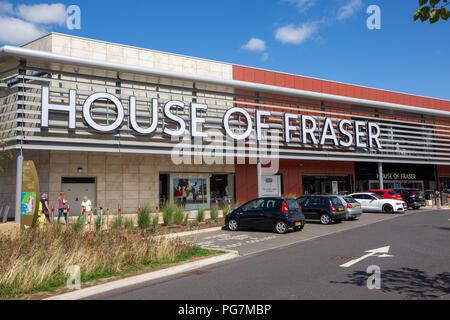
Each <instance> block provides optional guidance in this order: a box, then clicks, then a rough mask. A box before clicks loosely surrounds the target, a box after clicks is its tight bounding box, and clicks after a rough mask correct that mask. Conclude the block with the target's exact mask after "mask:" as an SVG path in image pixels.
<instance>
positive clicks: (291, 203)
mask: <svg viewBox="0 0 450 320" xmlns="http://www.w3.org/2000/svg"><path fill="white" fill-rule="evenodd" d="M225 224H226V226H227V228H228V230H231V231H236V230H239V229H240V228H253V229H262V230H275V232H277V233H280V234H283V233H286V232H287V231H288V230H289V229H290V228H293V229H294V231H300V230H303V227H304V226H305V216H304V215H303V213H302V211H301V209H300V207H299V205H298V204H297V202H296V201H295V200H294V199H288V198H280V197H270V198H258V199H254V200H251V201H249V202H247V203H246V204H244V205H243V206H241V207H239V208H237V209H234V210H233V211H231V212H230V213H229V214H228V215H227V216H226V218H225Z"/></svg>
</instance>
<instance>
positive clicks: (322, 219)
mask: <svg viewBox="0 0 450 320" xmlns="http://www.w3.org/2000/svg"><path fill="white" fill-rule="evenodd" d="M320 222H322V224H325V225H327V224H330V223H331V217H330V215H329V214H327V213H323V214H322V215H321V216H320Z"/></svg>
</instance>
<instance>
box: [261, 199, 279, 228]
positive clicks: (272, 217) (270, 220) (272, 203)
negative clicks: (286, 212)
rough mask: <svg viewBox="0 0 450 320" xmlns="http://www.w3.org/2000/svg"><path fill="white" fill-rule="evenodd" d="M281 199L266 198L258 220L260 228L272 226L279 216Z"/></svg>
mask: <svg viewBox="0 0 450 320" xmlns="http://www.w3.org/2000/svg"><path fill="white" fill-rule="evenodd" d="M281 201H282V200H281V199H266V202H265V204H264V209H263V212H262V214H261V220H260V221H259V222H258V223H259V224H260V226H261V228H265V229H266V228H273V226H274V224H275V221H276V220H277V219H279V218H280V214H281Z"/></svg>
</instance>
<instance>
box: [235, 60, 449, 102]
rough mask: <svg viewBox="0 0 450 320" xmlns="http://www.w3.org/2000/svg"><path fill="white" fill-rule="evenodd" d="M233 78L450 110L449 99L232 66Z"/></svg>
mask: <svg viewBox="0 0 450 320" xmlns="http://www.w3.org/2000/svg"><path fill="white" fill-rule="evenodd" d="M233 78H234V79H235V80H242V81H250V82H256V83H265V84H270V85H275V86H280V87H287V88H293V89H299V90H306V91H314V92H322V93H328V94H337V95H342V96H347V97H353V98H359V99H369V100H376V101H381V102H390V103H397V104H405V105H411V106H416V107H423V108H430V109H438V110H445V111H450V101H448V100H441V99H432V98H424V97H419V96H414V95H410V94H403V93H397V92H390V91H386V90H378V89H370V88H365V87H360V86H354V85H349V84H343V83H337V82H332V81H325V80H318V79H312V78H306V77H301V76H294V75H287V74H284V73H279V72H273V71H266V70H259V69H253V68H248V67H241V66H233ZM263 79H265V80H263Z"/></svg>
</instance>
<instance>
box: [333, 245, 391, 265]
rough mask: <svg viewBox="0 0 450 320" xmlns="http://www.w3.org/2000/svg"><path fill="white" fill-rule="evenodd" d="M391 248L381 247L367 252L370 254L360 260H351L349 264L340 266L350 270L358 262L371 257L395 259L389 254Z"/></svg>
mask: <svg viewBox="0 0 450 320" xmlns="http://www.w3.org/2000/svg"><path fill="white" fill-rule="evenodd" d="M390 248H391V246H386V247H381V248H378V249H372V250H367V251H366V252H368V254H366V255H364V256H362V257H360V258H358V259H354V260H351V261H349V262H347V263H344V264H343V265H340V267H341V268H348V267H351V266H352V265H354V264H357V263H358V262H360V261H362V260H364V259H367V258H369V257H372V256H375V255H378V258H391V257H393V256H392V255H390V254H388V253H389V250H390Z"/></svg>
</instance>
